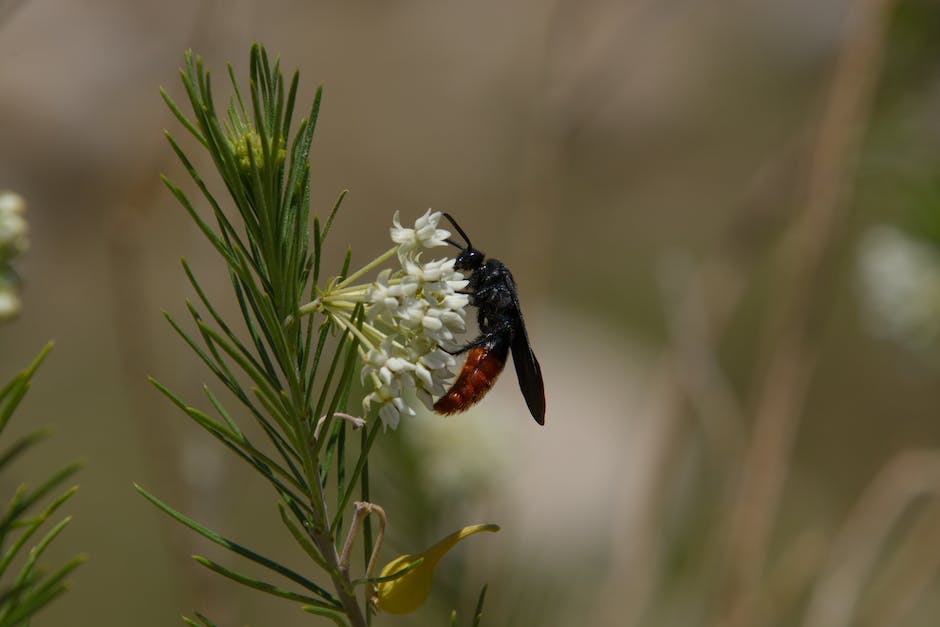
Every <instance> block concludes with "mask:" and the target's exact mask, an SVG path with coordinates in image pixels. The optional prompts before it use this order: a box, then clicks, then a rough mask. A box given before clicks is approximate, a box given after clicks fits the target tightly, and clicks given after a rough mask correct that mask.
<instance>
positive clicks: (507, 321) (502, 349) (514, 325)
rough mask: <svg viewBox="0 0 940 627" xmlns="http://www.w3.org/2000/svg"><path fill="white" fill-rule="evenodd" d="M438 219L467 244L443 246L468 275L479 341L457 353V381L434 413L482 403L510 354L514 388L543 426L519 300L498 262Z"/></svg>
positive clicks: (541, 394) (536, 372) (539, 387)
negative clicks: (463, 356) (452, 252)
mask: <svg viewBox="0 0 940 627" xmlns="http://www.w3.org/2000/svg"><path fill="white" fill-rule="evenodd" d="M444 217H445V218H447V220H448V221H449V222H450V223H451V224H452V225H453V226H454V228H455V229H457V232H458V233H460V236H461V237H463V239H464V241H465V242H466V243H467V245H466V246H461V245H460V244H458V243H457V242H455V241H453V240H452V239H447V240H445V241H446V242H447V243H448V244H450V245H451V246H454V247H456V248H459V249H460V251H461V252H460V254H459V255H458V256H457V262H456V263H455V264H454V268H455V269H456V270H460V271H462V272H465V273H468V274H469V276H468V279H469V284H468V285H467V293H468V294H469V295H470V304H471V305H474V306H475V307H476V308H477V322H478V324H479V327H480V336H479V337H477V338H476V339H475V340H473V341H472V342H470V343H468V344H467V345H466V346H464V347H463V348H462V349H460V350H459V351H457V352H456V353H453V354H456V355H459V354H461V353H464V352H466V353H467V359H466V361H465V362H464V365H463V368H462V369H461V371H460V374H459V375H458V376H457V380H456V381H454V384H453V385H452V386H451V388H450V390H448V391H447V393H446V394H444V396H442V397H441V398H440V399H438V401H437V402H436V403H434V411H436V412H437V413H439V414H448V415H449V414H454V413H457V412H461V411H464V410H466V409H468V408H469V407H470V406H471V405H473V404H474V403H476V402H477V401H479V400H480V399H481V398H483V397H484V396H485V395H486V393H487V392H488V391H489V390H490V388H491V387H493V384H494V383H495V382H496V378H497V377H498V376H499V373H500V372H502V370H503V367H504V366H505V365H506V357H508V355H509V350H510V349H512V362H513V364H514V365H515V367H516V376H517V377H518V378H519V387H520V388H521V389H522V396H523V397H524V398H525V402H526V405H528V406H529V411H530V412H531V413H532V417H533V418H535V421H536V422H537V423H539V424H540V425H542V424H545V386H544V384H543V382H542V369H541V368H540V367H539V362H538V360H537V359H536V358H535V353H533V352H532V347H531V346H529V336H528V334H527V333H526V330H525V323H524V322H523V320H522V309H521V308H520V307H519V296H518V294H517V292H516V284H515V283H514V282H513V279H512V274H510V272H509V268H507V267H506V266H505V265H503V263H502V262H501V261H498V260H496V259H493V258H492V257H491V258H489V259H487V258H486V256H485V255H484V254H483V253H482V252H480V251H479V250H477V249H476V248H474V247H473V244H471V243H470V238H469V237H467V234H466V233H464V232H463V229H461V228H460V226H459V225H458V224H457V222H456V221H455V220H454V219H453V218H452V217H451V216H450V215H449V214H447V213H445V214H444Z"/></svg>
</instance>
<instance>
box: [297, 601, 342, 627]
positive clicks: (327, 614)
mask: <svg viewBox="0 0 940 627" xmlns="http://www.w3.org/2000/svg"><path fill="white" fill-rule="evenodd" d="M301 609H302V610H303V611H305V612H307V613H309V614H316V615H317V616H323V617H324V618H329V619H330V620H331V621H333V622H334V623H336V624H337V625H339V627H349V623H348V622H346V616H345V614H343V613H342V612H339V611H337V610H327V609H323V608H321V607H317V606H316V605H305V606H304V607H302V608H301Z"/></svg>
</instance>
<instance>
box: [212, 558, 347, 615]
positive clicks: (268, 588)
mask: <svg viewBox="0 0 940 627" xmlns="http://www.w3.org/2000/svg"><path fill="white" fill-rule="evenodd" d="M193 559H194V560H196V561H197V562H199V563H200V564H202V565H203V566H205V567H206V568H208V569H209V570H212V571H215V572H217V573H218V574H220V575H222V576H223V577H228V578H229V579H231V580H232V581H234V582H236V583H240V584H242V585H243V586H247V587H249V588H254V589H255V590H260V591H261V592H267V593H268V594H272V595H274V596H276V597H281V598H282V599H288V600H290V601H297V602H298V603H309V604H310V605H314V606H317V607H323V608H331V607H333V606H330V605H326V604H325V603H323V601H320V600H319V599H315V598H313V597H310V596H307V595H305V594H300V593H298V592H292V591H290V590H285V589H284V588H280V587H278V586H275V585H274V584H270V583H267V582H264V581H260V580H258V579H254V578H253V577H249V576H247V575H242V574H241V573H237V572H235V571H233V570H230V569H228V568H226V567H224V566H222V565H221V564H219V563H218V562H214V561H212V560H210V559H207V558H205V557H202V556H200V555H194V556H193Z"/></svg>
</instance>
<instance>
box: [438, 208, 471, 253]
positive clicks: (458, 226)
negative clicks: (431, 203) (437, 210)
mask: <svg viewBox="0 0 940 627" xmlns="http://www.w3.org/2000/svg"><path fill="white" fill-rule="evenodd" d="M444 217H445V218H447V221H448V222H450V223H451V224H452V225H454V228H455V229H457V232H458V233H460V237H462V238H463V239H464V241H465V242H467V248H473V244H471V243H470V238H469V237H467V234H466V233H464V232H463V229H462V228H460V225H459V224H457V221H456V220H454V218H453V217H451V215H450V214H449V213H447V212H446V211H445V212H444ZM446 241H448V242H449V243H451V244H453V242H451V241H450V240H446ZM454 245H455V246H456V244H454ZM457 248H460V249H461V250H462V249H463V247H462V246H457Z"/></svg>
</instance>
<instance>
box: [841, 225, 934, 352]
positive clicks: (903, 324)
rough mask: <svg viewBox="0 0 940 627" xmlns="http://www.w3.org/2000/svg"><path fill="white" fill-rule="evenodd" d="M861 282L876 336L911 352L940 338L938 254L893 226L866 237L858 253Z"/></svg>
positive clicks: (871, 231)
mask: <svg viewBox="0 0 940 627" xmlns="http://www.w3.org/2000/svg"><path fill="white" fill-rule="evenodd" d="M858 267H859V283H860V287H861V292H862V297H863V304H864V308H865V312H866V315H867V318H868V323H869V326H870V328H871V331H872V333H874V334H876V335H880V336H884V337H890V338H892V339H894V340H896V341H899V342H901V343H902V344H904V345H906V346H909V347H911V348H918V349H919V348H926V347H927V346H928V345H929V344H931V343H933V342H935V341H936V340H937V339H938V335H940V253H938V251H937V250H936V249H935V248H933V247H932V246H930V245H928V244H926V243H923V242H920V241H917V240H916V239H914V238H913V237H910V236H909V235H907V234H905V233H903V232H902V231H900V230H899V229H897V228H894V227H890V226H876V227H873V228H871V229H869V231H868V232H867V233H866V234H865V236H864V237H863V238H862V240H861V242H860V244H859V250H858Z"/></svg>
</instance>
